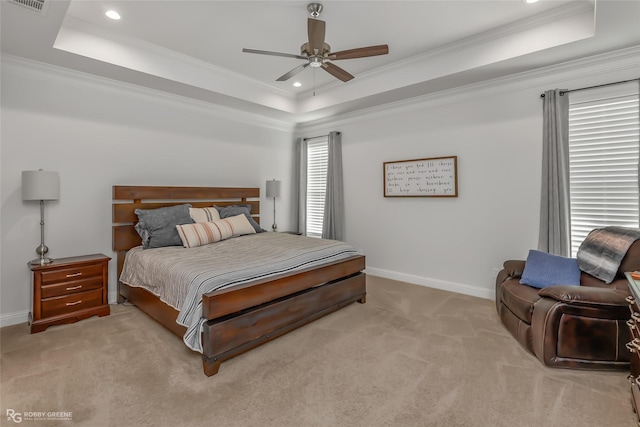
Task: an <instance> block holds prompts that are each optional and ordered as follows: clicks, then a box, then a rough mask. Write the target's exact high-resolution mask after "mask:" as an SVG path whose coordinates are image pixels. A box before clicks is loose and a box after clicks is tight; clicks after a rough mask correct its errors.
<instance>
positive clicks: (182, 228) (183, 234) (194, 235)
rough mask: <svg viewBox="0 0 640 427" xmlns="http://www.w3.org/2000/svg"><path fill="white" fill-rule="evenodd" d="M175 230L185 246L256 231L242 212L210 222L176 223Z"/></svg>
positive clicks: (189, 246) (198, 244)
mask: <svg viewBox="0 0 640 427" xmlns="http://www.w3.org/2000/svg"><path fill="white" fill-rule="evenodd" d="M176 230H177V232H178V235H179V236H180V240H181V241H182V246H184V247H185V248H195V247H196V246H202V245H206V244H209V243H215V242H219V241H221V240H224V239H228V238H229V237H233V236H241V235H244V234H255V232H256V230H254V228H253V227H252V226H251V224H249V221H248V220H247V217H245V216H244V215H243V214H240V215H236V216H232V217H229V218H224V219H219V220H217V221H211V222H197V223H195V224H183V225H177V226H176Z"/></svg>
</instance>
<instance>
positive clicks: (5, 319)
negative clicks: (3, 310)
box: [0, 311, 29, 328]
mask: <svg viewBox="0 0 640 427" xmlns="http://www.w3.org/2000/svg"><path fill="white" fill-rule="evenodd" d="M28 321H29V312H28V311H18V312H15V313H8V314H1V315H0V328H2V327H5V326H11V325H17V324H19V323H27V322H28Z"/></svg>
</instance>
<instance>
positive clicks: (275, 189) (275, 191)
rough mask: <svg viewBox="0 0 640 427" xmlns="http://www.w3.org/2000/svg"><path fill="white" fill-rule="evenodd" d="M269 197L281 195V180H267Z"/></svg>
mask: <svg viewBox="0 0 640 427" xmlns="http://www.w3.org/2000/svg"><path fill="white" fill-rule="evenodd" d="M267 197H280V181H276V180H275V179H274V180H271V181H267Z"/></svg>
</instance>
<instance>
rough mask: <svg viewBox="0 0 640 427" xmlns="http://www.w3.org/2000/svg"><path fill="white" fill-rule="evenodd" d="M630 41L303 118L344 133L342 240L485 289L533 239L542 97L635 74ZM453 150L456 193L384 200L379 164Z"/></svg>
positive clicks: (390, 271) (392, 272)
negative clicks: (601, 51)
mask: <svg viewBox="0 0 640 427" xmlns="http://www.w3.org/2000/svg"><path fill="white" fill-rule="evenodd" d="M638 52H639V50H638V49H633V50H631V51H625V52H620V53H616V54H609V55H604V56H600V57H595V58H590V59H589V60H582V61H576V62H574V63H568V64H564V65H562V66H558V67H554V68H550V69H546V70H539V71H537V72H535V73H527V74H522V75H518V76H512V77H509V78H504V79H500V80H497V81H494V82H489V83H486V84H481V85H474V86H471V87H467V88H461V89H458V90H453V91H448V92H447V93H442V94H437V95H432V96H429V97H424V98H422V99H420V100H414V101H410V102H405V103H400V104H399V105H397V106H395V107H386V108H381V109H377V110H375V111H371V112H369V113H367V114H359V115H353V116H351V117H342V118H340V119H337V120H332V121H325V122H322V123H316V124H311V125H306V126H303V127H301V128H300V129H298V130H297V132H296V135H297V136H300V137H304V136H311V135H319V134H322V133H323V132H328V131H330V130H336V131H341V132H342V141H343V168H344V180H345V198H346V200H347V201H346V210H347V212H346V215H347V221H346V228H347V240H348V241H349V242H350V243H352V244H353V245H355V246H356V247H358V248H360V249H362V250H363V252H364V253H365V255H366V256H367V272H368V273H369V274H374V275H378V276H383V277H389V278H393V279H398V280H404V281H407V282H410V283H416V284H422V285H426V286H431V287H436V288H442V289H448V290H452V291H456V292H461V293H465V294H470V295H476V296H480V297H485V298H493V297H494V293H495V292H494V286H495V275H496V273H497V271H496V269H498V268H500V267H501V266H502V263H503V261H504V260H506V259H525V258H526V256H527V253H528V250H529V249H535V248H537V241H538V229H539V222H538V221H539V209H540V188H541V157H542V146H541V145H542V100H541V98H540V94H541V93H542V92H544V91H545V90H547V89H553V88H579V87H585V86H591V85H596V84H602V83H608V82H614V81H619V80H626V79H631V78H638V76H640V64H639V63H638V61H637V58H638V56H637V55H638ZM438 156H458V187H459V188H458V192H459V197H458V198H384V197H383V162H385V161H393V160H406V159H418V158H426V157H438Z"/></svg>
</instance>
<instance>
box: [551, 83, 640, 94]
mask: <svg viewBox="0 0 640 427" xmlns="http://www.w3.org/2000/svg"><path fill="white" fill-rule="evenodd" d="M638 80H640V79H630V80H622V81H619V82H612V83H604V84H601V85H595V86H588V87H580V88H578V89H570V90H561V91H560V96H562V95H564V94H565V93H569V92H577V91H579V90H586V89H595V88H597V87H604V86H611V85H619V84H622V83H629V82H637V81H638ZM540 98H544V93H541V94H540Z"/></svg>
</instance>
